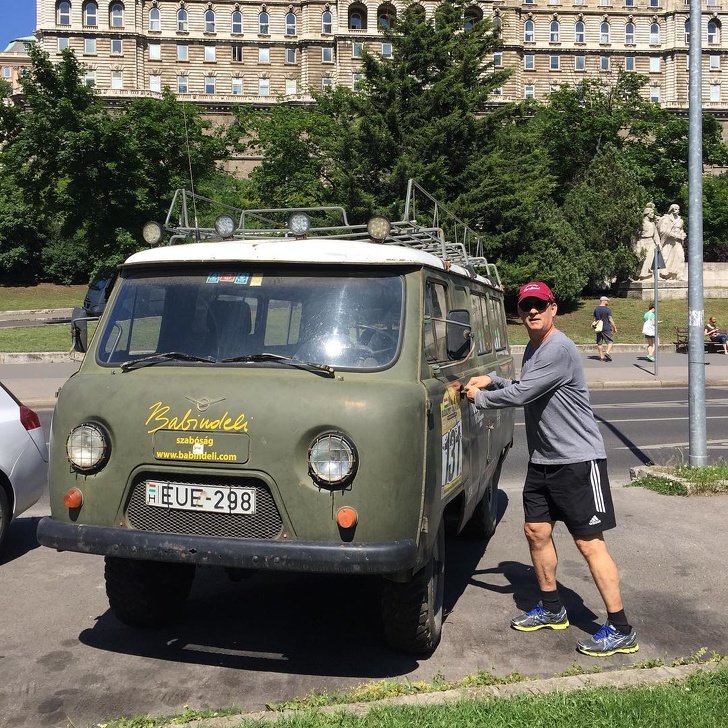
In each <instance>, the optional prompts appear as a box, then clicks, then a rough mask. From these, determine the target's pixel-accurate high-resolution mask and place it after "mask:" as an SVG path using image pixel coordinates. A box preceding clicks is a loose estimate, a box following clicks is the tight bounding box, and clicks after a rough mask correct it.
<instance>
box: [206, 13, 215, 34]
mask: <svg viewBox="0 0 728 728" xmlns="http://www.w3.org/2000/svg"><path fill="white" fill-rule="evenodd" d="M214 32H215V11H214V10H206V11H205V33H214Z"/></svg>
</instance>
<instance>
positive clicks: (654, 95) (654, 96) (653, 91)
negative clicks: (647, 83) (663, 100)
mask: <svg viewBox="0 0 728 728" xmlns="http://www.w3.org/2000/svg"><path fill="white" fill-rule="evenodd" d="M650 101H652V103H654V104H659V103H660V87H659V86H651V87H650Z"/></svg>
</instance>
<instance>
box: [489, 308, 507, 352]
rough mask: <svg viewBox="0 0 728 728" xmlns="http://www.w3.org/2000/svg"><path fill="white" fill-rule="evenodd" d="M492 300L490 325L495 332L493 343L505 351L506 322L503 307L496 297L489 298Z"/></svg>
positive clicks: (498, 348)
mask: <svg viewBox="0 0 728 728" xmlns="http://www.w3.org/2000/svg"><path fill="white" fill-rule="evenodd" d="M488 301H489V302H490V325H491V330H492V332H493V344H494V345H495V350H496V351H503V350H504V349H505V348H506V341H507V339H506V322H505V318H504V317H503V309H502V307H501V304H500V301H498V300H497V299H495V298H488Z"/></svg>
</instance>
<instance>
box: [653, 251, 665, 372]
mask: <svg viewBox="0 0 728 728" xmlns="http://www.w3.org/2000/svg"><path fill="white" fill-rule="evenodd" d="M665 268H667V266H666V265H665V259H664V258H663V257H662V248H661V247H660V246H659V245H656V246H655V255H654V257H653V258H652V273H653V275H654V276H655V379H657V359H658V354H657V353H658V351H659V350H660V337H659V333H660V332H659V330H658V326H659V324H658V322H657V313H658V306H659V303H658V298H659V297H658V289H659V286H658V281H659V275H658V271H661V270H665Z"/></svg>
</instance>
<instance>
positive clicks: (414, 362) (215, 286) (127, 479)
mask: <svg viewBox="0 0 728 728" xmlns="http://www.w3.org/2000/svg"><path fill="white" fill-rule="evenodd" d="M193 208H194V209H193ZM208 209H209V210H210V212H209V213H208V212H205V211H204V210H208ZM404 209H405V212H404V216H403V220H401V221H399V222H394V223H389V222H388V221H387V220H385V219H384V218H379V217H378V218H374V219H373V220H372V221H370V224H369V225H368V226H367V225H350V224H349V222H348V219H347V216H346V213H345V212H344V210H342V209H340V208H317V209H314V210H306V211H304V210H296V211H293V213H292V214H290V213H291V211H283V210H254V211H248V210H236V209H230V208H223V209H222V214H221V215H220V216H219V217H217V218H216V219H214V223H213V221H212V220H213V217H212V214H213V212H214V211H215V203H213V201H211V200H207V199H205V198H201V197H199V196H196V195H192V194H190V193H187V192H183V191H179V192H178V193H177V195H176V196H175V200H174V202H173V204H172V207H171V208H170V214H169V216H168V218H167V221H166V223H165V224H164V225H161V224H159V225H158V224H150V225H148V226H146V227H145V237H146V238H147V240H148V242H150V243H151V244H153V245H155V247H151V248H150V249H149V250H145V251H142V252H139V253H136V254H134V255H132V256H131V257H130V258H129V259H128V260H127V261H126V262H125V263H124V264H123V265H122V266H121V267H120V270H119V274H118V277H117V279H116V282H115V284H114V288H113V290H112V292H111V295H110V298H109V301H108V303H107V305H106V309H105V311H104V313H103V316H102V317H101V320H100V321H99V324H98V328H97V329H96V332H95V334H94V336H93V338H92V340H91V342H90V344H89V346H88V351H87V352H86V353H85V356H84V358H83V361H82V363H81V365H80V368H79V370H78V372H77V374H75V375H74V376H73V377H71V378H70V379H69V380H68V382H67V383H66V384H65V385H64V386H63V388H62V389H61V391H60V393H59V395H58V401H57V404H56V408H55V413H54V416H53V422H52V428H51V440H50V444H51V452H50V473H49V480H50V493H51V509H52V515H51V516H50V517H48V518H44V519H43V520H42V521H41V523H40V525H39V529H38V540H39V541H40V543H41V544H43V545H45V546H49V547H52V548H56V549H59V550H71V551H79V552H86V553H93V554H102V555H103V556H104V557H105V559H106V568H105V579H106V591H107V594H108V598H109V603H110V605H111V609H112V610H113V612H114V613H115V615H116V616H117V617H118V618H119V619H120V620H121V621H122V622H124V623H126V624H128V625H132V626H140V627H144V626H155V625H160V624H162V623H164V622H165V621H167V620H169V619H171V618H173V617H174V616H175V615H176V614H177V613H178V612H179V611H180V609H181V608H182V606H183V603H184V601H185V599H186V598H187V596H188V594H189V592H190V588H191V584H192V580H193V577H194V574H195V569H196V568H197V567H224V568H225V569H227V570H228V571H230V572H235V571H236V570H239V571H248V570H272V571H296V572H318V573H330V574H340V573H344V574H353V575H380V576H381V577H383V579H382V615H383V623H384V631H385V636H386V639H387V641H388V642H389V643H390V645H392V646H393V647H395V648H398V649H401V650H405V651H409V652H413V653H427V652H430V651H432V650H433V649H434V648H435V647H436V645H437V643H438V641H439V638H440V630H441V625H442V603H443V583H444V578H445V576H444V544H445V539H444V534H445V528H446V525H447V526H448V527H449V528H451V529H452V531H453V532H459V531H461V530H463V529H465V528H466V527H467V528H468V529H469V530H471V531H474V532H476V533H477V534H478V535H479V536H480V537H482V538H488V537H490V536H491V535H492V534H493V532H494V530H495V527H496V503H497V488H498V478H499V474H500V470H501V465H502V463H503V459H504V458H505V456H506V453H507V452H508V450H509V447H510V445H511V442H512V436H513V412H512V410H493V411H478V410H476V409H475V408H474V407H473V406H472V405H471V404H469V402H468V400H467V399H466V398H464V397H461V395H460V390H459V383H460V382H462V383H464V382H467V380H468V379H469V378H470V377H471V376H473V375H476V374H483V373H488V372H491V371H496V372H497V373H498V374H500V375H502V376H506V377H508V376H512V375H513V359H512V357H511V355H510V353H509V349H508V340H507V335H506V326H505V315H504V309H503V293H502V290H501V286H500V281H499V279H498V272H497V270H496V268H495V266H493V265H490V264H488V262H487V261H486V260H485V258H483V257H482V255H478V253H479V252H480V251H479V250H478V245H479V244H480V241H479V239H478V238H477V236H475V235H474V233H472V232H471V231H470V230H468V229H467V228H466V227H465V226H464V225H463V224H462V223H461V222H460V221H459V220H458V219H457V218H455V217H454V216H452V215H450V214H449V213H448V211H447V210H446V209H445V208H443V207H442V206H441V205H438V203H437V202H436V201H435V200H434V199H433V198H431V197H430V196H429V195H427V193H425V192H424V191H423V190H422V189H421V188H419V187H418V186H417V185H416V184H415V183H413V182H410V186H409V190H408V195H407V200H406V204H405V208H404ZM426 210H427V211H426ZM217 211H218V212H219V209H217ZM193 217H194V218H195V219H196V220H197V221H199V222H198V224H194V223H193ZM423 219H426V220H427V224H423V223H422V220H423ZM203 223H204V225H203ZM169 233H171V234H172V237H171V239H169V240H167V241H166V242H167V243H168V244H161V245H160V244H159V243H160V241H161V240H164V239H165V238H164V237H163V236H166V235H167V234H169ZM476 269H477V270H479V271H480V273H476Z"/></svg>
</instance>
